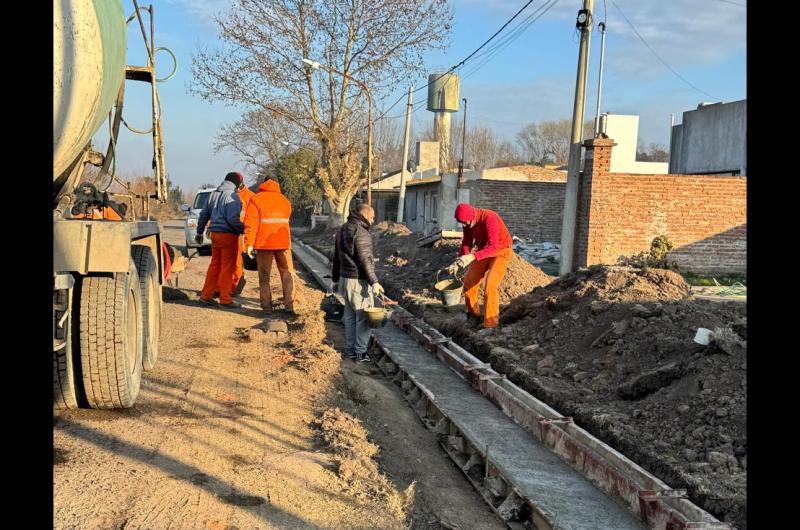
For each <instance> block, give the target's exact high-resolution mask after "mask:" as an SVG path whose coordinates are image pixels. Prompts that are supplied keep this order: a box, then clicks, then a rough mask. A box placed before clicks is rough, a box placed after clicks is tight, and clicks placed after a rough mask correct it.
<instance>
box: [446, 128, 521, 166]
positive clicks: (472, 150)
mask: <svg viewBox="0 0 800 530" xmlns="http://www.w3.org/2000/svg"><path fill="white" fill-rule="evenodd" d="M461 123H462V124H463V121H462V122H461ZM461 127H462V125H459V127H457V128H454V129H453V131H452V135H453V142H452V145H453V155H452V156H453V159H454V160H460V159H461V137H462V134H463V133H462V128H461ZM520 161H521V160H520V157H519V156H518V155H517V153H516V150H515V149H514V146H513V145H512V144H511V142H509V141H508V140H503V139H502V138H500V137H499V136H498V135H497V133H495V131H494V129H492V128H491V127H483V126H480V125H473V126H472V127H468V128H467V134H466V149H465V153H464V165H465V166H473V167H474V168H475V169H478V170H481V169H486V168H491V167H501V166H509V165H514V164H518V163H519V162H520Z"/></svg>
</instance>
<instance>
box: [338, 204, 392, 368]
mask: <svg viewBox="0 0 800 530" xmlns="http://www.w3.org/2000/svg"><path fill="white" fill-rule="evenodd" d="M374 222H375V210H373V209H372V207H371V206H369V205H368V204H366V203H362V204H360V205H359V206H358V207H357V208H356V209H355V211H354V212H352V213H351V214H350V217H348V218H347V222H346V223H345V224H344V225H342V227H341V228H340V229H339V232H337V233H336V249H335V251H334V254H333V270H332V271H331V276H332V278H333V291H334V292H338V293H339V294H340V295H342V297H343V298H344V315H343V317H342V320H343V321H344V334H345V350H344V353H345V355H346V356H347V357H348V358H350V359H353V360H355V361H361V362H369V361H370V360H371V359H370V358H369V355H367V345H368V344H369V337H370V328H369V324H368V323H367V316H366V315H365V314H364V309H366V308H369V307H372V306H373V304H374V301H373V299H372V296H373V295H375V296H378V295H380V294H382V293H383V287H382V286H381V284H380V283H378V277H377V276H376V275H375V262H374V260H373V259H372V236H371V235H370V233H369V227H370V225H371V224H372V223H374Z"/></svg>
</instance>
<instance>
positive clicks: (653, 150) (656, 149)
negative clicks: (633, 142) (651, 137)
mask: <svg viewBox="0 0 800 530" xmlns="http://www.w3.org/2000/svg"><path fill="white" fill-rule="evenodd" d="M636 160H638V161H640V162H669V151H667V148H666V147H664V145H663V144H657V143H650V144H648V146H647V147H645V145H644V142H642V141H641V140H639V142H638V145H637V146H636Z"/></svg>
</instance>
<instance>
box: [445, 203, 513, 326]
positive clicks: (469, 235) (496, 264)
mask: <svg viewBox="0 0 800 530" xmlns="http://www.w3.org/2000/svg"><path fill="white" fill-rule="evenodd" d="M455 218H456V221H458V222H459V223H461V225H462V226H463V227H464V237H463V239H462V240H461V248H460V249H459V251H458V255H459V256H460V257H459V258H458V259H457V260H456V261H455V262H453V264H452V265H450V267H448V271H449V272H450V273H455V272H457V271H458V269H459V268H462V267H469V268H468V269H467V273H466V274H465V275H464V300H465V302H466V304H465V305H466V309H467V318H468V319H469V320H471V321H472V322H475V323H477V322H480V308H479V306H478V288H479V287H480V283H481V280H483V278H484V277H486V284H485V285H484V303H483V310H484V316H483V327H485V328H493V327H496V326H497V325H498V324H499V323H500V295H499V293H498V288H499V287H500V282H501V281H503V276H505V274H506V270H507V269H508V264H509V262H510V261H511V258H512V257H513V256H514V251H513V250H512V248H511V246H512V243H513V242H512V240H511V234H510V233H509V232H508V228H506V225H505V223H504V222H503V220H502V219H501V218H500V216H499V215H498V214H497V212H494V211H492V210H486V209H484V208H474V207H473V206H471V205H469V204H466V203H461V204H459V205H458V206H456V212H455ZM473 247H474V248H475V250H474V251H473Z"/></svg>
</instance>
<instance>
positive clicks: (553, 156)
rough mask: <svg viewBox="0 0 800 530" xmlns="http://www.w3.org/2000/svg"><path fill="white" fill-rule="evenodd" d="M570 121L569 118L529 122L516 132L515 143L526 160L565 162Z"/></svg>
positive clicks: (534, 162) (535, 162)
mask: <svg viewBox="0 0 800 530" xmlns="http://www.w3.org/2000/svg"><path fill="white" fill-rule="evenodd" d="M571 132H572V122H571V121H570V120H569V119H566V118H565V119H561V120H556V121H543V122H541V123H529V124H528V125H525V126H524V127H523V128H522V129H520V131H519V132H518V133H517V144H518V145H519V147H520V149H521V151H522V156H523V158H524V159H525V161H526V162H530V163H533V164H543V163H544V161H546V160H547V161H552V163H554V164H566V163H567V161H568V160H569V145H570V136H571Z"/></svg>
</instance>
